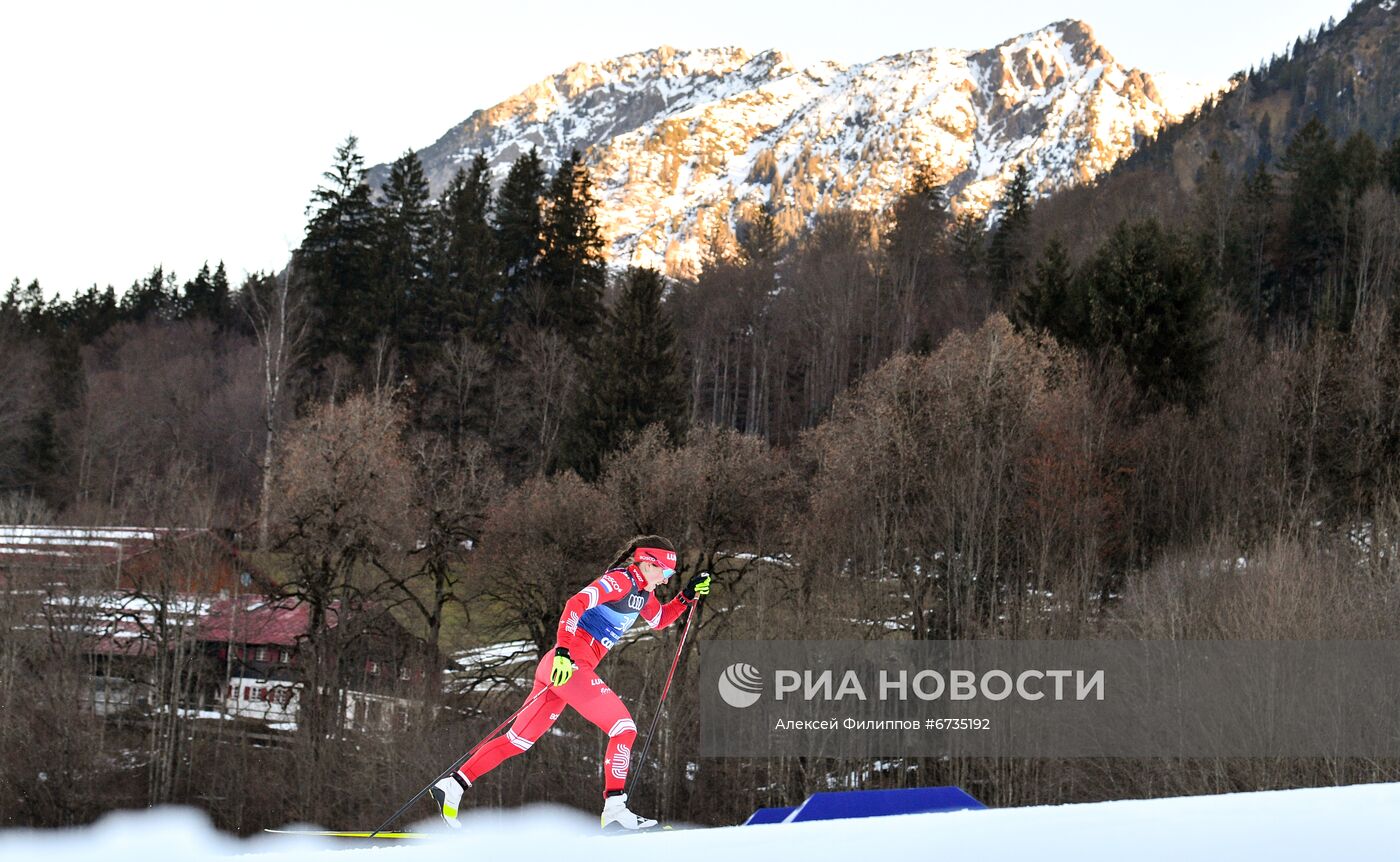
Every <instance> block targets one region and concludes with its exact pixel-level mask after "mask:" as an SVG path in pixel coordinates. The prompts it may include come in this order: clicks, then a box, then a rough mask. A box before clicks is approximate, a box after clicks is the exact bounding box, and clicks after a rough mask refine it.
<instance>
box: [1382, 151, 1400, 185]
mask: <svg viewBox="0 0 1400 862" xmlns="http://www.w3.org/2000/svg"><path fill="white" fill-rule="evenodd" d="M1381 173H1382V174H1383V175H1384V176H1385V181H1386V184H1387V185H1389V186H1390V190H1391V191H1392V192H1394V193H1396V194H1397V195H1400V138H1396V139H1395V140H1393V141H1391V142H1390V149H1388V150H1386V151H1385V155H1384V156H1382V157H1381Z"/></svg>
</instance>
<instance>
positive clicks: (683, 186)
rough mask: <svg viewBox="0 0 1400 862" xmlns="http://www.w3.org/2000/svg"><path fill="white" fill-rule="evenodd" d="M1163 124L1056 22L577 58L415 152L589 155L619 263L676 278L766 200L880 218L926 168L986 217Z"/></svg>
mask: <svg viewBox="0 0 1400 862" xmlns="http://www.w3.org/2000/svg"><path fill="white" fill-rule="evenodd" d="M1168 119H1169V112H1168V110H1167V108H1166V107H1165V106H1164V105H1163V104H1162V103H1161V99H1160V97H1159V96H1158V94H1157V91H1156V88H1155V87H1154V85H1153V83H1152V80H1151V78H1150V76H1148V75H1146V74H1144V73H1142V72H1140V71H1138V70H1135V69H1125V68H1123V67H1122V66H1121V65H1120V64H1119V63H1118V62H1117V61H1116V60H1115V59H1114V58H1113V56H1112V55H1111V54H1110V53H1109V52H1108V50H1107V49H1106V48H1104V47H1103V46H1102V45H1100V44H1099V43H1098V42H1097V40H1096V39H1095V37H1094V34H1093V31H1092V30H1091V29H1090V28H1089V26H1088V25H1087V24H1085V23H1083V22H1082V21H1076V20H1066V21H1060V22H1056V23H1054V24H1050V25H1048V26H1046V27H1043V28H1041V29H1039V30H1036V31H1033V32H1031V33H1026V34H1023V35H1020V36H1017V37H1015V38H1012V39H1008V40H1007V41H1005V42H1003V43H1001V44H1000V45H997V46H995V47H992V48H988V49H985V50H982V51H974V52H967V51H956V50H947V49H938V48H930V49H925V50H919V51H910V52H906V53H903V54H897V55H893V56H889V57H882V58H879V59H876V60H872V61H869V62H865V63H856V64H850V65H847V64H841V63H835V62H829V61H828V62H819V63H814V64H812V65H810V66H807V67H806V68H803V69H798V68H796V67H795V66H794V65H793V64H792V63H791V62H790V60H789V59H788V58H787V57H786V56H784V55H783V54H782V53H781V52H779V51H776V50H769V51H763V52H760V53H757V54H750V53H749V52H747V51H745V50H743V49H741V48H734V47H721V48H711V49H699V50H681V49H677V48H673V47H670V46H661V47H658V48H654V49H651V50H649V51H642V52H638V53H635V54H628V55H624V56H621V57H617V58H614V59H610V60H606V61H602V62H596V63H578V64H575V65H572V66H570V67H568V68H567V69H565V70H563V71H562V72H560V73H559V74H557V75H554V76H551V77H548V78H545V79H543V80H541V81H539V82H537V83H535V84H534V85H532V86H530V87H528V88H526V89H525V90H524V91H522V92H521V93H519V94H518V95H516V96H514V97H512V98H510V99H507V100H506V101H504V102H502V103H500V104H499V105H496V106H494V107H491V108H488V109H485V110H483V111H477V112H476V113H474V114H472V116H471V117H469V118H468V119H467V120H466V121H465V122H463V123H462V124H460V125H459V126H456V127H454V128H453V129H452V130H450V131H449V132H448V133H447V134H446V135H444V136H443V137H442V138H441V139H440V140H439V141H437V142H436V143H434V144H433V145H432V146H430V147H428V148H426V149H424V150H422V151H421V152H420V153H419V155H420V158H422V159H423V162H424V167H425V170H426V172H427V174H428V177H429V181H430V183H431V185H432V188H433V192H434V193H437V192H438V191H440V190H441V189H442V188H443V187H444V186H445V185H446V184H447V182H448V180H449V179H450V178H451V176H452V174H453V173H454V172H455V171H456V170H457V169H458V167H459V166H461V165H463V164H465V163H466V162H469V161H470V160H471V159H472V158H473V157H474V156H475V155H476V154H477V153H478V152H482V153H484V154H485V155H486V157H487V159H488V161H489V162H490V163H491V165H492V169H493V172H494V174H495V176H496V177H497V179H500V178H503V177H504V175H505V173H506V171H507V170H508V168H509V165H510V163H511V162H512V161H513V160H514V159H515V158H517V157H518V156H519V155H520V154H521V153H523V152H525V151H527V150H528V149H529V148H530V147H532V146H533V147H537V148H538V149H539V152H540V154H541V156H542V157H543V159H544V161H545V163H546V164H547V165H550V166H552V165H555V164H557V163H558V162H559V160H561V159H562V158H564V157H566V156H567V155H568V153H569V151H570V150H572V149H579V150H581V151H584V152H586V154H587V158H588V163H589V166H590V169H591V171H592V174H593V177H594V181H595V184H596V187H597V190H598V195H599V198H600V201H601V203H602V208H601V210H600V213H599V223H600V225H601V226H602V228H603V230H604V231H605V234H606V236H607V238H608V240H609V242H610V244H611V251H612V258H613V262H614V263H616V264H619V265H623V264H635V265H648V266H656V267H659V268H662V269H664V270H669V271H671V272H673V273H680V272H684V271H687V270H690V271H693V270H694V269H695V268H696V267H697V266H698V265H699V262H700V261H701V260H702V259H703V256H704V253H705V246H706V245H707V244H710V243H716V242H717V243H721V244H723V243H726V242H732V238H733V234H734V230H735V228H736V226H737V225H738V224H739V222H741V221H742V220H743V219H745V218H747V217H749V216H750V215H751V214H752V212H753V211H754V209H755V208H757V207H758V206H760V205H763V204H767V205H769V206H771V207H772V208H773V209H774V210H775V212H776V213H777V219H778V225H779V227H780V229H782V230H786V231H789V232H794V231H796V230H798V229H799V228H800V226H801V225H802V224H804V223H806V222H809V221H810V220H811V219H813V218H815V217H816V216H817V215H818V214H819V213H821V212H823V211H825V210H828V209H832V208H836V207H853V208H856V209H865V210H870V211H872V212H878V211H881V210H883V209H884V208H885V207H886V206H887V205H888V204H889V202H890V201H891V200H892V198H893V197H894V196H895V195H897V194H898V193H899V192H900V190H901V189H902V188H904V187H905V185H906V184H907V182H908V181H909V179H910V177H911V176H912V174H913V172H914V170H915V169H916V168H917V167H920V166H925V165H926V166H927V167H929V168H931V169H932V170H933V172H934V175H935V176H936V177H937V178H938V179H939V180H940V181H942V182H945V183H946V184H947V187H948V189H949V191H950V193H951V195H952V196H953V201H954V205H955V207H956V208H958V209H960V210H966V211H973V212H985V211H987V210H988V209H989V208H991V207H992V205H993V204H994V202H995V201H996V200H997V198H998V197H1000V194H1001V190H1002V188H1003V187H1004V185H1005V183H1006V181H1007V180H1008V179H1009V178H1010V176H1011V175H1012V173H1014V170H1015V167H1016V166H1017V165H1018V164H1025V165H1026V166H1027V167H1028V168H1030V170H1031V176H1032V180H1033V184H1034V187H1035V189H1036V190H1037V191H1038V192H1049V191H1051V190H1053V189H1055V188H1058V187H1061V186H1064V185H1068V184H1072V183H1078V182H1084V181H1087V180H1089V179H1092V178H1093V177H1094V176H1096V175H1097V174H1098V173H1100V172H1102V171H1104V170H1106V169H1107V168H1108V167H1110V166H1111V165H1112V164H1114V163H1115V162H1116V161H1118V160H1119V159H1121V158H1123V157H1124V156H1125V155H1127V154H1128V153H1130V152H1131V151H1132V150H1133V148H1134V147H1135V146H1136V145H1137V144H1138V143H1139V142H1140V141H1142V140H1143V139H1144V138H1146V137H1149V136H1151V135H1154V134H1155V133H1156V132H1157V130H1158V129H1160V128H1161V127H1162V126H1163V124H1165V123H1166V122H1167V121H1168ZM386 175H387V169H386V167H385V166H379V167H377V168H375V169H374V171H373V172H372V173H371V182H374V183H378V182H382V179H383V177H384V176H386Z"/></svg>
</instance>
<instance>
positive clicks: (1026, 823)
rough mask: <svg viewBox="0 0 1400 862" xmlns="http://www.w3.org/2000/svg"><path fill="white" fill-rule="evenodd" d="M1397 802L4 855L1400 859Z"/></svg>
mask: <svg viewBox="0 0 1400 862" xmlns="http://www.w3.org/2000/svg"><path fill="white" fill-rule="evenodd" d="M639 808H644V806H639ZM1397 812H1400V784H1371V785H1356V786H1352V787H1331V788H1316V789H1306V790H1285V791H1274V792H1267V793H1237V794H1231V795H1226V796H1197V797H1188V798H1179V799H1156V800H1142V801H1138V800H1130V801H1122V802H1100V803H1093V804H1086V805H1062V806H1053V807H1043V808H1012V809H1001V810H987V811H960V812H952V813H946V814H915V815H907V816H903V817H888V818H878V819H868V820H844V821H831V822H824V823H801V824H785V825H775V826H749V827H732V828H727V829H705V830H695V831H681V830H676V831H671V832H661V833H654V834H649V835H637V836H625V837H622V838H609V837H602V836H599V835H598V834H597V832H596V828H597V827H596V824H597V821H596V820H595V819H593V818H592V817H588V816H584V815H582V814H579V813H577V812H569V811H564V810H560V809H551V808H533V809H528V810H523V811H515V812H503V813H493V814H479V815H476V816H474V817H472V818H469V819H468V821H467V828H466V829H464V830H463V831H462V833H461V834H460V835H450V836H445V837H444V838H442V839H441V840H431V841H425V842H416V843H412V844H408V843H405V844H401V845H394V846H390V847H367V846H364V845H363V844H360V843H350V842H341V843H332V842H329V841H317V840H311V839H301V838H284V837H281V836H265V837H261V838H257V839H252V840H248V841H238V840H235V839H232V838H229V837H227V836H224V835H220V834H219V833H217V832H214V831H213V830H212V829H210V827H209V825H208V822H207V821H206V820H205V819H204V817H203V816H202V815H200V814H197V813H195V812H192V811H188V810H178V809H168V810H164V811H156V812H143V813H126V814H116V815H112V816H110V817H108V818H106V819H104V820H102V821H101V822H100V823H98V824H96V825H94V826H92V827H89V828H86V829H78V830H71V831H53V832H32V831H9V832H0V859H4V860H6V862H11V860H15V862H18V860H43V862H69V860H72V862H92V860H94V859H101V860H103V862H160V860H198V859H217V858H227V857H232V856H242V857H244V858H245V859H246V860H248V862H331V860H334V862H356V860H375V862H441V860H443V859H449V858H461V859H471V860H472V862H495V860H525V859H539V858H545V857H547V856H554V855H557V854H558V853H559V852H560V850H561V848H565V847H567V848H568V849H569V850H570V851H571V852H573V853H581V854H584V858H590V857H591V855H592V854H593V853H596V854H597V856H599V857H604V858H607V859H608V860H610V862H626V860H632V859H636V860H646V862H654V860H657V859H665V860H667V862H691V860H694V862H715V860H717V859H723V860H725V862H744V860H762V862H772V860H788V859H792V860H802V862H814V861H815V860H840V862H850V860H852V859H860V858H870V857H871V855H872V854H875V855H877V856H879V857H881V858H891V859H911V860H912V859H939V860H943V859H946V860H957V862H991V860H1037V862H1044V860H1075V862H1092V860H1105V862H1107V860H1112V862H1128V860H1132V862H1144V860H1145V862H1152V860H1164V862H1165V860H1171V862H1180V860H1193V862H1195V860H1203V859H1206V860H1213V859H1221V860H1253V859H1260V860H1270V862H1275V860H1293V859H1297V860H1318V859H1345V860H1359V859H1395V858H1397V856H1400V816H1397Z"/></svg>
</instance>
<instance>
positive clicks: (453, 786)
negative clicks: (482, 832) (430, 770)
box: [428, 771, 472, 829]
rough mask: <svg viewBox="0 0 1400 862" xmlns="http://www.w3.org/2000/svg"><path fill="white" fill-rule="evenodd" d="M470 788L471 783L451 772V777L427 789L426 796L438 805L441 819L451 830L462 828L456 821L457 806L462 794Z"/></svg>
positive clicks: (459, 774) (460, 775)
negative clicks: (430, 797) (429, 796)
mask: <svg viewBox="0 0 1400 862" xmlns="http://www.w3.org/2000/svg"><path fill="white" fill-rule="evenodd" d="M471 786H472V783H471V782H470V781H468V780H467V779H466V777H465V776H463V775H462V773H460V772H456V771H453V773H452V774H451V775H449V776H447V777H446V778H444V779H442V780H440V781H438V783H436V784H434V785H433V786H432V787H430V788H429V789H428V794H429V795H431V796H432V797H433V801H434V802H436V803H437V805H438V811H439V812H440V813H441V814H442V819H443V820H446V821H447V825H448V826H451V827H452V828H453V829H461V828H462V824H461V823H459V822H458V821H457V806H458V805H460V804H461V802H462V793H463V792H464V791H465V790H466V789H467V788H468V787H471Z"/></svg>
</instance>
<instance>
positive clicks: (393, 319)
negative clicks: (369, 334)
mask: <svg viewBox="0 0 1400 862" xmlns="http://www.w3.org/2000/svg"><path fill="white" fill-rule="evenodd" d="M383 196H384V201H383V205H382V206H381V207H380V209H379V226H380V249H379V254H378V258H379V262H380V266H381V267H383V270H382V272H381V274H380V276H379V280H378V282H379V289H380V290H381V291H383V297H382V299H381V301H380V307H382V308H384V309H386V310H387V311H388V319H387V321H386V322H385V323H386V326H385V330H386V331H387V332H391V333H393V334H394V339H395V341H396V342H397V343H398V345H399V347H400V349H401V350H402V352H403V355H404V358H405V361H406V365H407V366H408V369H409V370H410V371H412V370H413V369H414V367H415V366H416V365H417V364H419V362H420V361H421V360H422V359H423V358H424V356H425V355H426V352H427V351H428V350H430V349H431V346H432V345H433V344H434V343H436V342H437V341H438V340H439V338H440V337H441V335H442V328H441V317H440V311H441V308H440V307H439V304H438V303H437V302H435V299H436V298H435V297H434V296H433V291H432V290H431V287H432V284H431V281H430V277H431V273H430V271H429V265H430V261H429V254H430V252H431V243H432V228H433V208H432V206H431V204H430V202H429V194H428V179H427V177H426V176H424V174H423V163H422V162H421V161H420V160H419V158H418V154H417V153H415V152H414V151H413V150H409V151H408V152H406V153H404V154H403V155H402V156H400V157H399V158H398V159H397V160H396V161H395V162H394V164H393V165H392V166H391V167H390V168H389V179H388V180H387V181H386V182H385V183H384V188H383Z"/></svg>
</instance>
